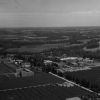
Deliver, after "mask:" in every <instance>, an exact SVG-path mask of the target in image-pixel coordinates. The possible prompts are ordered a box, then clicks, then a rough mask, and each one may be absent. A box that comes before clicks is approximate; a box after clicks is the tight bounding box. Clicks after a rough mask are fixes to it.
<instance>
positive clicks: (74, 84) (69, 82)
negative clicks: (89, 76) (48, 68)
mask: <svg viewBox="0 0 100 100" xmlns="http://www.w3.org/2000/svg"><path fill="white" fill-rule="evenodd" d="M49 74H51V75H53V76H55V77H58V78H60V79H62V80H65V81H66V82H69V83H71V84H73V85H76V86H78V87H80V88H82V89H84V90H86V91H89V92H92V93H95V94H97V95H99V94H98V93H97V92H94V91H92V90H90V89H88V88H86V87H83V86H81V85H79V84H76V83H75V82H73V81H69V80H67V79H65V78H64V77H60V76H58V75H56V74H53V73H52V72H49Z"/></svg>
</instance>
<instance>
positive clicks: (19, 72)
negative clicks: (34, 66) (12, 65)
mask: <svg viewBox="0 0 100 100" xmlns="http://www.w3.org/2000/svg"><path fill="white" fill-rule="evenodd" d="M15 76H16V77H29V76H34V72H33V71H31V70H29V69H26V68H19V69H16V73H15Z"/></svg>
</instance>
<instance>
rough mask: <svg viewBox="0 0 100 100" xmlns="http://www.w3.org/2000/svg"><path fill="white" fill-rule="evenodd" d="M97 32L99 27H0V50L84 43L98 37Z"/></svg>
mask: <svg viewBox="0 0 100 100" xmlns="http://www.w3.org/2000/svg"><path fill="white" fill-rule="evenodd" d="M99 32H100V29H99V27H88V28H87V27H61V28H56V27H55V28H17V29H16V28H12V29H9V28H8V29H0V48H2V49H1V50H0V52H4V51H5V52H36V51H38V52H41V50H43V48H44V49H47V50H48V49H51V48H60V47H66V46H67V44H69V45H71V44H83V45H86V44H87V43H88V40H90V41H91V40H92V39H96V38H97V39H99V38H100V35H99ZM86 40H87V41H86ZM28 46H30V48H28ZM25 50H26V51H25Z"/></svg>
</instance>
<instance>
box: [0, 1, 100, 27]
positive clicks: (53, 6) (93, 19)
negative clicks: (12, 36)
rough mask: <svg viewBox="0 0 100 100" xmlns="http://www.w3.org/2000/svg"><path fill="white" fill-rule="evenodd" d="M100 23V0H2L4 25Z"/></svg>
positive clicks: (0, 19)
mask: <svg viewBox="0 0 100 100" xmlns="http://www.w3.org/2000/svg"><path fill="white" fill-rule="evenodd" d="M63 26H64V27H66V26H100V0H0V27H63Z"/></svg>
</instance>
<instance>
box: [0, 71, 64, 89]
mask: <svg viewBox="0 0 100 100" xmlns="http://www.w3.org/2000/svg"><path fill="white" fill-rule="evenodd" d="M2 78H3V77H2ZM63 82H65V81H64V80H62V79H59V78H56V77H55V76H52V75H50V74H47V73H44V72H39V73H35V75H34V77H25V78H13V79H5V80H3V81H1V82H0V90H3V89H10V88H11V89H13V88H22V87H28V86H37V85H42V84H55V83H63Z"/></svg>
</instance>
